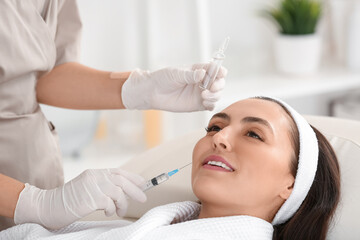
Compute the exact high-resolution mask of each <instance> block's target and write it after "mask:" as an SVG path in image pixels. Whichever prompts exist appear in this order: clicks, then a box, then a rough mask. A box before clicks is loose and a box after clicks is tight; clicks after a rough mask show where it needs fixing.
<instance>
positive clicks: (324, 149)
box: [273, 126, 340, 240]
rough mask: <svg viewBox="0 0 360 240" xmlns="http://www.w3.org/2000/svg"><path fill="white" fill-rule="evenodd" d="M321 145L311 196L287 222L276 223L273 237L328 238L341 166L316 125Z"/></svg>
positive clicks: (322, 239)
mask: <svg viewBox="0 0 360 240" xmlns="http://www.w3.org/2000/svg"><path fill="white" fill-rule="evenodd" d="M311 127H312V128H313V130H314V132H315V134H316V138H317V139H318V145H319V158H318V167H317V171H316V174H315V179H314V182H313V184H312V185H311V188H310V190H309V193H308V195H307V196H306V198H305V200H304V202H303V203H302V204H301V206H300V208H299V210H298V211H297V212H296V213H295V214H294V216H293V217H292V218H290V219H289V220H288V221H287V222H285V223H283V224H280V225H276V226H274V234H273V239H276V240H280V239H281V240H285V239H286V240H287V239H292V240H300V239H309V240H311V239H316V240H325V239H326V235H327V232H328V229H329V225H330V222H331V220H332V217H333V216H334V213H335V210H336V207H337V205H338V203H339V200H340V169H339V163H338V161H337V158H336V155H335V152H334V150H333V148H332V147H331V145H330V143H329V142H328V141H327V139H326V138H325V137H324V135H322V134H321V133H320V132H319V131H318V130H317V129H316V128H314V127H313V126H311Z"/></svg>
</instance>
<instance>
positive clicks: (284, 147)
mask: <svg viewBox="0 0 360 240" xmlns="http://www.w3.org/2000/svg"><path fill="white" fill-rule="evenodd" d="M207 129H208V132H207V134H206V136H204V137H203V138H201V139H200V140H199V141H198V143H197V144H196V146H195V148H194V151H193V165H192V187H193V191H194V193H195V195H196V196H197V197H198V198H199V200H200V201H201V202H202V204H203V205H204V206H206V205H208V206H211V207H213V208H214V209H217V210H216V211H218V213H214V214H215V215H222V216H229V215H251V216H256V217H260V218H263V219H265V220H268V221H271V219H272V218H273V217H274V215H275V213H276V212H277V210H278V208H279V207H280V206H281V204H282V203H283V202H284V201H285V200H286V199H287V198H288V197H289V195H290V193H291V191H292V185H293V183H294V177H293V176H292V174H291V172H290V161H291V158H292V156H293V154H294V150H293V149H292V145H291V141H290V133H289V131H290V120H289V116H288V115H287V113H286V112H285V111H284V110H283V109H282V107H281V106H279V105H278V104H276V103H274V102H270V101H266V100H261V99H246V100H243V101H239V102H236V103H234V104H232V105H230V106H229V107H228V108H226V109H225V110H223V111H222V112H220V113H218V114H215V115H214V116H213V117H212V118H211V120H210V122H209V125H208V127H207Z"/></svg>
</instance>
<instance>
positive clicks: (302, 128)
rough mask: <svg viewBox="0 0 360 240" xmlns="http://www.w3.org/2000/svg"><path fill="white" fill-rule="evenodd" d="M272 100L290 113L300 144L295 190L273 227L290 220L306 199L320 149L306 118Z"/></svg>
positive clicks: (275, 218) (284, 104)
mask: <svg viewBox="0 0 360 240" xmlns="http://www.w3.org/2000/svg"><path fill="white" fill-rule="evenodd" d="M260 99H261V97H260ZM271 99H273V100H275V101H276V102H279V103H280V104H281V105H282V106H284V107H285V108H286V109H287V110H288V111H289V112H290V114H291V117H292V118H293V120H294V122H295V124H296V126H297V129H298V131H299V143H300V148H299V158H298V168H297V172H296V176H295V182H294V188H293V190H292V193H291V194H290V197H289V198H288V199H287V200H286V201H285V202H284V204H283V205H282V206H281V208H280V209H279V211H278V212H277V213H276V215H275V217H274V220H273V221H272V225H278V224H282V223H284V222H286V221H287V220H289V219H290V218H291V217H292V216H293V215H294V214H295V212H296V211H297V210H298V209H299V207H300V205H301V204H302V203H303V201H304V199H305V198H306V196H307V194H308V192H309V190H310V187H311V185H312V183H313V181H314V178H315V174H316V169H317V165H318V155H319V147H318V141H317V138H316V135H315V132H314V131H313V129H312V128H311V127H310V124H309V123H308V122H307V121H306V120H305V118H304V117H302V116H301V115H300V114H299V113H298V112H296V111H295V110H294V109H293V108H292V107H290V106H289V105H288V104H286V103H285V102H283V101H281V100H279V99H276V98H271Z"/></svg>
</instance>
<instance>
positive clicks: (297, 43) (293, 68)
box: [274, 34, 321, 75]
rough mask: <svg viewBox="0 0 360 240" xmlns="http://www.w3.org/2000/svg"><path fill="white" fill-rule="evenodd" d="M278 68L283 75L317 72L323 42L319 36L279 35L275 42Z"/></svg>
mask: <svg viewBox="0 0 360 240" xmlns="http://www.w3.org/2000/svg"><path fill="white" fill-rule="evenodd" d="M274 54H275V62H276V68H277V69H278V70H279V71H280V72H282V73H289V74H298V75H301V74H311V73H314V72H316V70H317V69H318V66H319V63H320V57H321V40H320V36H319V35H317V34H309V35H280V34H279V35H278V36H277V38H276V40H275V53H274Z"/></svg>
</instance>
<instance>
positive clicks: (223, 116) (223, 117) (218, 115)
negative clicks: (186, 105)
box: [210, 112, 231, 121]
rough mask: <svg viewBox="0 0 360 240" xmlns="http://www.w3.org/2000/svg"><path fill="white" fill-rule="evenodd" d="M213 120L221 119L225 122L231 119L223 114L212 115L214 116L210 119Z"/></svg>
mask: <svg viewBox="0 0 360 240" xmlns="http://www.w3.org/2000/svg"><path fill="white" fill-rule="evenodd" d="M213 118H222V119H224V120H227V121H230V119H231V118H230V116H229V115H227V114H226V113H223V112H219V113H216V114H214V116H212V117H211V119H213ZM211 119H210V120H211Z"/></svg>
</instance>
